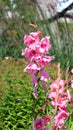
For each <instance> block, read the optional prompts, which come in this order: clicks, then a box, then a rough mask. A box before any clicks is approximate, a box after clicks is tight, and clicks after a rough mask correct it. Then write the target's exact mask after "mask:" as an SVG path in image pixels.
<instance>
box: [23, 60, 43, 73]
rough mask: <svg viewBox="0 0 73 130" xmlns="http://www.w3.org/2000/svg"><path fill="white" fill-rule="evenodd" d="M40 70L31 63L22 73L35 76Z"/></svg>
mask: <svg viewBox="0 0 73 130" xmlns="http://www.w3.org/2000/svg"><path fill="white" fill-rule="evenodd" d="M40 69H41V68H40V67H38V66H37V65H36V64H35V63H33V62H31V63H30V64H29V65H28V66H27V67H26V68H25V69H24V72H29V73H30V74H31V75H33V74H35V73H36V72H37V71H39V70H40Z"/></svg>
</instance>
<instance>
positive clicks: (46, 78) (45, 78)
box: [40, 69, 50, 82]
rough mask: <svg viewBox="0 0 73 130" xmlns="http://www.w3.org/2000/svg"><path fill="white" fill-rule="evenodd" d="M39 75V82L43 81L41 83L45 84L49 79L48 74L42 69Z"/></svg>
mask: <svg viewBox="0 0 73 130" xmlns="http://www.w3.org/2000/svg"><path fill="white" fill-rule="evenodd" d="M40 74H41V79H40V80H43V81H45V82H47V81H48V80H49V79H50V77H49V75H48V73H47V72H45V71H44V70H43V69H41V70H40Z"/></svg>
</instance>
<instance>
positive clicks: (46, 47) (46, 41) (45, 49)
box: [39, 37, 51, 54]
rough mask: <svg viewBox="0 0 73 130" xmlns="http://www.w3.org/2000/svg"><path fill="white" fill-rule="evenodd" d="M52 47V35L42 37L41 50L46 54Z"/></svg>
mask: <svg viewBox="0 0 73 130" xmlns="http://www.w3.org/2000/svg"><path fill="white" fill-rule="evenodd" d="M50 48H51V45H50V37H45V38H43V39H41V45H40V48H39V51H40V52H41V53H44V54H46V53H48V51H49V50H50Z"/></svg>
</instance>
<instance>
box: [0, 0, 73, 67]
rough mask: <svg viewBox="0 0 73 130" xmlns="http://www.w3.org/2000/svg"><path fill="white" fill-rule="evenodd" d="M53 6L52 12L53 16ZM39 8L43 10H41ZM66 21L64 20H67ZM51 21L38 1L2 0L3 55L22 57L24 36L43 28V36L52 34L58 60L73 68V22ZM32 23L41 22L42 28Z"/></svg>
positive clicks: (0, 44)
mask: <svg viewBox="0 0 73 130" xmlns="http://www.w3.org/2000/svg"><path fill="white" fill-rule="evenodd" d="M50 8H52V10H53V12H54V9H53V7H51V5H50V6H49V7H48V12H49V13H50V16H52V13H51V12H52V11H51V10H50ZM38 10H39V11H38ZM42 21H43V22H42ZM63 21H64V22H63ZM63 21H62V20H59V19H58V20H56V21H55V22H49V21H48V20H47V15H46V13H45V14H44V13H43V11H42V9H41V8H40V6H39V5H38V3H37V2H36V0H11V1H10V0H1V1H0V58H5V57H6V56H11V57H14V58H15V59H17V58H21V57H22V56H21V51H22V48H24V46H23V38H24V35H25V34H28V33H29V32H31V31H37V30H41V31H42V32H43V36H45V35H50V37H51V45H52V49H51V51H50V54H51V55H55V61H56V62H57V61H58V62H61V66H62V67H63V68H65V67H66V66H67V64H69V68H72V67H73V22H67V19H66V18H63ZM29 23H34V24H37V26H38V29H37V30H35V29H33V28H31V27H29Z"/></svg>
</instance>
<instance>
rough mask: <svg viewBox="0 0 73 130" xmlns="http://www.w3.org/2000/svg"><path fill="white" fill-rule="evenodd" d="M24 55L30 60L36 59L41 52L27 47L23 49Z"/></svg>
mask: <svg viewBox="0 0 73 130" xmlns="http://www.w3.org/2000/svg"><path fill="white" fill-rule="evenodd" d="M22 55H24V56H26V57H27V58H28V59H29V60H31V61H32V60H35V59H36V58H37V56H38V55H39V53H38V52H37V51H35V50H32V49H30V48H25V50H22Z"/></svg>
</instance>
